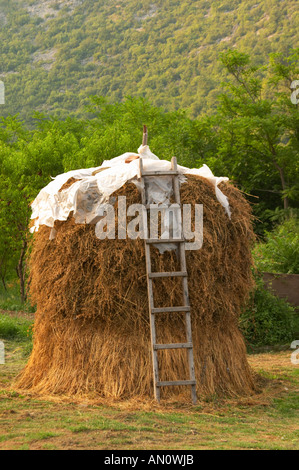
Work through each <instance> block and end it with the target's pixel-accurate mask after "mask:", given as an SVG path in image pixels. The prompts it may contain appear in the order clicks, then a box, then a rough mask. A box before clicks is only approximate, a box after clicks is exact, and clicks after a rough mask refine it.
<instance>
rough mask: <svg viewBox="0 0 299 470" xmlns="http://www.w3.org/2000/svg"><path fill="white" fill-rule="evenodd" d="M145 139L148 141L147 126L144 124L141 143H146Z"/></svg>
mask: <svg viewBox="0 0 299 470" xmlns="http://www.w3.org/2000/svg"><path fill="white" fill-rule="evenodd" d="M147 141H148V132H147V127H146V126H145V125H144V126H143V138H142V145H147Z"/></svg>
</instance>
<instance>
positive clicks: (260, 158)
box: [218, 50, 299, 209]
mask: <svg viewBox="0 0 299 470" xmlns="http://www.w3.org/2000/svg"><path fill="white" fill-rule="evenodd" d="M291 57H292V59H291V60H290V59H289V60H288V67H287V69H286V68H283V67H282V65H281V66H279V62H278V60H281V57H280V56H277V55H276V56H272V58H271V61H270V63H269V65H268V66H267V67H259V68H258V67H255V66H252V65H251V63H250V57H249V56H248V55H247V54H244V53H241V52H238V51H236V50H229V51H227V52H226V53H223V54H221V55H220V60H221V62H222V64H223V65H224V66H225V67H226V69H227V71H228V72H229V73H230V75H231V76H232V80H229V81H227V82H226V83H224V87H225V88H226V92H225V93H223V94H222V95H221V97H220V106H219V111H218V138H219V147H218V156H219V159H220V161H221V163H222V165H223V167H224V168H226V169H227V170H228V172H229V173H230V175H231V176H233V177H234V178H235V179H236V180H237V182H239V183H240V184H241V186H242V187H243V189H245V190H246V191H250V192H251V193H253V194H257V195H259V196H260V194H261V193H262V192H267V193H268V194H270V195H273V196H274V197H272V202H274V205H275V204H276V205H277V196H279V197H280V198H281V199H282V201H283V207H284V209H288V207H289V206H290V205H291V204H293V205H295V206H296V204H297V201H296V198H297V195H298V191H299V184H298V176H299V174H298V170H299V168H298V134H299V132H298V119H299V118H298V110H297V109H296V107H294V106H293V105H292V103H291V101H290V90H288V91H287V92H286V90H285V89H283V87H282V85H281V82H282V80H284V79H285V76H284V75H283V74H282V71H284V72H285V71H286V70H287V71H288V73H289V74H290V76H296V74H298V66H297V64H296V61H295V57H297V59H298V57H299V55H298V50H297V51H293V53H292V55H291ZM262 70H263V72H264V71H265V70H266V71H267V73H268V76H267V78H266V79H263V78H262V77H263V75H262V74H261V71H262ZM292 106H293V108H292ZM221 163H220V166H221ZM218 164H219V163H218ZM275 201H276V203H275ZM274 207H275V206H274Z"/></svg>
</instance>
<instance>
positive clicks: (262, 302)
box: [240, 279, 296, 347]
mask: <svg viewBox="0 0 299 470" xmlns="http://www.w3.org/2000/svg"><path fill="white" fill-rule="evenodd" d="M240 328H241V330H242V332H243V334H244V337H245V339H246V341H247V343H248V344H249V346H253V347H254V346H274V345H282V344H287V343H291V341H292V340H293V339H294V334H295V328H296V324H295V309H294V308H293V307H292V306H291V305H290V304H289V303H288V302H286V301H285V300H283V299H280V298H279V297H276V296H275V295H273V294H271V292H269V291H268V290H266V289H265V287H264V284H263V281H262V280H261V279H257V280H256V289H255V291H254V293H253V294H252V296H251V299H250V302H249V303H248V305H247V308H246V310H245V311H244V312H243V314H242V315H241V317H240Z"/></svg>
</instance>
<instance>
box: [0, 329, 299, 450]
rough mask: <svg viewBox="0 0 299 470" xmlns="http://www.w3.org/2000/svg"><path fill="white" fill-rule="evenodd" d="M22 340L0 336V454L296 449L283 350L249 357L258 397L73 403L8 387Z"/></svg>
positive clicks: (18, 365) (23, 349)
mask: <svg viewBox="0 0 299 470" xmlns="http://www.w3.org/2000/svg"><path fill="white" fill-rule="evenodd" d="M26 321H27V320H26ZM2 338H3V337H2ZM0 339H1V337H0ZM30 341H31V340H30V337H27V338H25V337H24V336H21V337H18V336H17V337H14V338H12V339H4V343H5V349H6V363H5V364H4V365H0V449H1V450H5V449H9V450H11V449H17V450H21V449H29V450H35V449H106V450H107V449H109V450H129V449H131V450H133V449H141V450H142V449H146V450H155V449H158V450H161V449H165V450H176V449H180V450H184V449H185V450H195V449H298V448H299V394H298V391H299V366H298V365H293V364H292V363H291V360H290V358H291V352H292V351H291V350H289V351H283V352H275V353H274V352H272V353H266V354H265V353H263V354H256V355H250V356H249V361H250V363H251V364H252V367H253V368H254V369H255V370H256V371H257V372H258V373H259V374H260V375H262V376H263V377H264V378H265V379H267V384H266V385H265V388H264V390H263V393H260V394H257V395H254V396H251V397H247V398H234V399H219V398H217V397H211V398H210V399H209V400H207V399H206V400H199V402H198V405H196V406H192V405H190V404H189V403H186V402H184V401H178V400H177V401H171V400H168V401H165V402H162V403H161V405H158V404H156V403H155V402H154V401H152V400H148V401H137V400H134V401H133V400H132V401H118V402H104V403H103V402H102V403H100V402H98V403H96V402H95V401H93V402H88V401H82V402H79V403H78V402H74V401H71V400H63V399H60V400H58V399H56V400H50V399H48V400H45V399H40V398H38V397H33V396H29V395H28V396H27V395H20V394H19V393H16V392H15V391H13V390H12V389H10V385H11V383H12V380H13V378H14V377H15V376H16V374H17V373H18V372H19V371H20V370H21V369H22V367H24V365H25V364H26V361H27V360H28V354H29V353H30Z"/></svg>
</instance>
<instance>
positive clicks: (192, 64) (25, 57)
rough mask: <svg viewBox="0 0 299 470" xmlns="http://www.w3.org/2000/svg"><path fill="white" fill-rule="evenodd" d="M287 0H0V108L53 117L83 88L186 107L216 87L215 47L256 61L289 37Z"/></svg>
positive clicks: (69, 111)
mask: <svg viewBox="0 0 299 470" xmlns="http://www.w3.org/2000/svg"><path fill="white" fill-rule="evenodd" d="M296 4H297V0H220V1H219V0H216V1H215V0H213V1H211V0H194V1H191V0H180V1H179V0H144V1H143V2H142V7H141V6H140V5H141V4H140V2H138V1H137V0H126V1H125V0H105V1H104V0H98V1H95V0H66V1H61V0H49V1H48V0H27V1H23V0H0V41H1V52H0V64H1V65H0V80H2V81H3V82H4V84H5V88H6V104H5V105H1V108H0V111H1V114H2V115H4V116H7V115H8V114H9V113H12V114H16V113H20V116H21V117H22V118H24V119H29V117H30V115H31V114H32V113H33V111H36V110H38V111H43V112H46V113H51V114H52V113H55V114H57V115H58V116H60V117H65V116H67V115H77V116H80V114H81V113H82V112H83V110H84V106H85V105H86V104H87V103H88V101H89V100H88V97H89V95H94V94H100V95H106V96H109V98H110V99H111V100H112V101H117V100H118V101H119V100H121V99H122V98H123V97H124V96H127V95H132V96H138V95H142V96H145V97H147V98H148V99H149V100H150V102H151V103H153V104H154V105H157V106H163V107H164V108H166V109H167V110H173V109H177V108H179V107H183V108H186V109H189V110H190V114H191V116H193V117H194V116H198V115H199V114H200V113H202V112H210V111H211V110H212V109H213V106H214V105H215V101H216V97H217V95H218V93H219V91H220V90H221V86H220V82H221V81H222V80H223V78H224V76H223V74H224V71H223V67H222V66H221V64H220V63H219V61H218V60H217V57H218V54H219V52H221V51H224V50H226V49H228V48H237V49H239V50H241V51H244V52H248V53H250V54H251V56H252V58H253V60H254V62H255V63H256V64H263V63H266V62H267V58H268V55H269V53H271V52H282V53H283V54H287V53H288V50H289V49H290V48H291V47H295V46H296V45H297V44H298V23H299V21H298V19H299V16H298V15H299V14H298V9H297V11H296Z"/></svg>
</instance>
